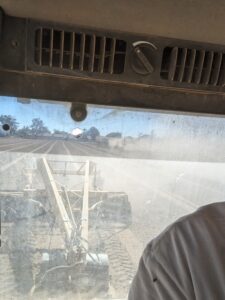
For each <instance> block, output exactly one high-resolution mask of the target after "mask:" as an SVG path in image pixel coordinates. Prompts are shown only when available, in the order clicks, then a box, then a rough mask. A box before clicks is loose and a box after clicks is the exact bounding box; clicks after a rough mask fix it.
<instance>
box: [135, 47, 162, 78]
mask: <svg viewBox="0 0 225 300" xmlns="http://www.w3.org/2000/svg"><path fill="white" fill-rule="evenodd" d="M133 46H134V50H133V53H132V58H131V65H132V68H133V70H134V71H135V72H136V73H137V74H141V75H148V74H151V73H153V72H154V66H153V64H152V61H151V60H152V54H153V52H154V51H155V50H156V47H155V46H154V45H153V44H151V43H148V42H137V43H134V44H133Z"/></svg>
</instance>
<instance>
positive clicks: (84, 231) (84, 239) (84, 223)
mask: <svg viewBox="0 0 225 300" xmlns="http://www.w3.org/2000/svg"><path fill="white" fill-rule="evenodd" d="M89 172H90V162H89V161H87V162H86V166H85V175H84V191H83V206H82V214H81V244H82V247H83V248H84V249H85V250H86V251H88V224H89V220H88V214H89Z"/></svg>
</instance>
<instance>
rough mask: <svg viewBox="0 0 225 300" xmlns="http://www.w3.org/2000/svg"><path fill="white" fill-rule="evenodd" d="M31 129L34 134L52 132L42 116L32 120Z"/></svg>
mask: <svg viewBox="0 0 225 300" xmlns="http://www.w3.org/2000/svg"><path fill="white" fill-rule="evenodd" d="M30 129H31V132H32V134H33V135H42V134H45V133H50V130H49V129H48V127H47V126H45V125H44V122H43V121H42V120H41V119H40V118H35V119H33V120H32V124H31V126H30Z"/></svg>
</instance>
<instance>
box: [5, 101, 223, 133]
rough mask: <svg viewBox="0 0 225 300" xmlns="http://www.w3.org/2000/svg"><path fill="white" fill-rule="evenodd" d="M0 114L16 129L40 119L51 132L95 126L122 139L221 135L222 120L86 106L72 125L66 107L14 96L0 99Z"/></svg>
mask: <svg viewBox="0 0 225 300" xmlns="http://www.w3.org/2000/svg"><path fill="white" fill-rule="evenodd" d="M0 115H12V116H13V117H15V118H16V119H17V121H18V123H19V127H20V128H21V127H23V126H30V125H31V122H32V119H34V118H40V119H41V120H42V121H43V122H44V124H45V126H47V127H48V128H49V129H50V130H51V131H52V132H53V131H54V129H56V130H62V131H66V132H69V133H71V132H72V131H73V130H74V129H76V128H80V129H81V130H88V129H89V128H91V127H93V126H94V127H96V128H97V129H98V130H99V131H100V133H101V135H102V136H104V135H107V134H108V133H110V132H120V133H122V135H123V136H124V137H125V136H132V137H138V136H141V135H151V134H152V133H154V135H157V136H162V137H163V136H168V135H171V136H174V137H175V136H178V135H180V136H182V135H184V134H186V135H188V134H192V135H194V134H195V135H196V134H197V135H199V136H201V135H209V134H211V135H214V136H215V135H216V134H217V133H218V132H219V133H221V132H222V133H223V135H224V136H225V118H222V117H209V116H192V115H182V114H172V113H170V114H166V113H159V112H153V111H150V110H132V109H129V110H128V109H119V108H110V107H103V106H97V105H96V106H94V105H88V115H87V118H86V119H85V120H84V121H82V122H75V121H74V120H72V118H71V116H70V104H69V103H62V102H51V103H50V102H48V101H41V100H34V99H31V100H29V102H28V103H21V101H20V99H17V98H14V97H0Z"/></svg>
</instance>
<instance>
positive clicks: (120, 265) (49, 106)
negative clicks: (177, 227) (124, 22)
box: [0, 97, 225, 299]
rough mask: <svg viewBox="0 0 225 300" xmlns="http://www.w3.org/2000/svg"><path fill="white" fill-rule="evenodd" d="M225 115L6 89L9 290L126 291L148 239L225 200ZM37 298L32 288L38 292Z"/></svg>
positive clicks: (0, 128)
mask: <svg viewBox="0 0 225 300" xmlns="http://www.w3.org/2000/svg"><path fill="white" fill-rule="evenodd" d="M224 137H225V120H224V119H223V118H216V117H213V116H210V117H204V116H201V117H200V116H191V115H181V114H180V115H176V114H166V113H159V112H152V111H148V110H128V109H125V108H124V109H122V108H120V109H119V108H109V107H98V106H93V105H90V106H88V114H87V117H86V119H85V120H84V121H82V122H75V121H74V120H73V119H72V118H71V116H70V104H69V103H57V102H53V103H50V102H48V101H39V100H34V99H17V98H8V97H1V98H0V172H1V177H0V201H1V248H0V264H1V273H0V287H1V288H0V295H1V298H2V299H26V297H31V299H125V298H126V297H127V293H128V290H129V286H130V284H131V281H132V278H133V276H134V274H135V272H136V269H137V266H138V262H139V259H140V256H141V254H142V251H143V249H144V247H145V246H146V244H147V243H148V242H149V241H150V240H151V239H152V238H154V237H155V236H156V235H157V234H159V233H160V232H161V231H162V230H163V229H164V228H165V227H166V226H167V225H168V224H170V223H171V222H173V221H174V220H176V219H177V218H179V217H181V216H183V215H185V214H188V213H191V212H193V211H194V210H196V209H197V208H198V207H200V206H202V205H206V204H208V203H211V202H218V201H224V196H225V189H224V179H223V176H222V174H223V169H224V165H223V164H224V160H225V142H224V140H225V139H224ZM29 299H30V298H29Z"/></svg>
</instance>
